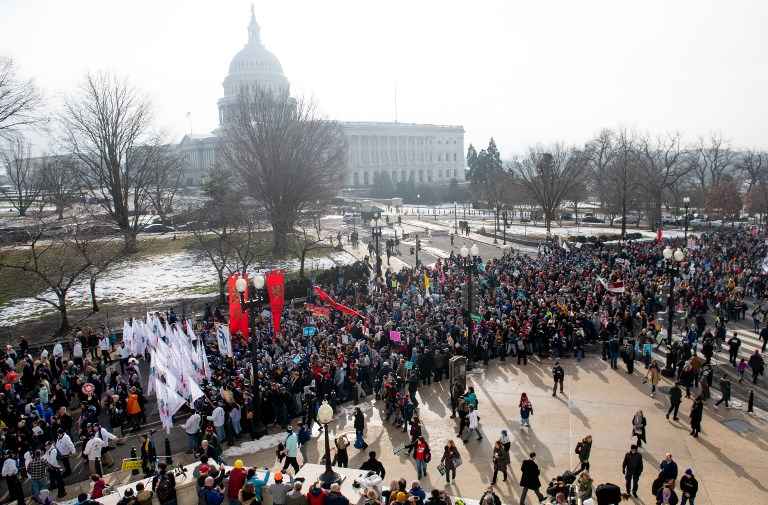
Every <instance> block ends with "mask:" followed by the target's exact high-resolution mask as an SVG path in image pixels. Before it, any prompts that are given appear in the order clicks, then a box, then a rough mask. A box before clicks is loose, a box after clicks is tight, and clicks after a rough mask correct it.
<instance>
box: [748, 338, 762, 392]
mask: <svg viewBox="0 0 768 505" xmlns="http://www.w3.org/2000/svg"><path fill="white" fill-rule="evenodd" d="M763 347H765V344H763ZM749 368H751V369H752V384H757V378H758V377H760V376H761V375H763V373H764V372H765V361H764V360H763V357H762V356H760V353H759V352H758V350H757V349H755V352H754V353H752V355H751V356H750V357H749Z"/></svg>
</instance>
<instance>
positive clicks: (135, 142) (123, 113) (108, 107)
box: [61, 73, 163, 252]
mask: <svg viewBox="0 0 768 505" xmlns="http://www.w3.org/2000/svg"><path fill="white" fill-rule="evenodd" d="M61 122H62V126H63V130H64V134H65V139H64V140H65V144H66V146H67V148H68V150H69V151H70V152H71V153H72V154H73V155H74V157H75V158H76V159H77V161H78V163H77V169H78V170H77V175H78V179H79V181H80V182H81V184H82V185H83V186H84V188H85V189H86V190H87V191H88V192H89V193H90V194H91V195H93V196H94V197H96V198H97V199H98V201H99V202H100V205H101V207H102V208H103V209H104V211H105V212H106V213H107V216H108V217H109V218H110V219H111V220H112V221H114V222H115V224H116V225H117V226H118V227H119V228H120V230H121V231H122V233H123V237H124V241H125V249H126V251H127V252H135V251H137V250H138V247H137V242H136V234H137V233H138V231H139V227H140V226H141V215H142V214H144V213H145V212H146V211H147V209H148V207H149V205H150V199H149V190H150V187H151V184H152V181H153V178H154V168H155V166H156V164H158V163H161V162H162V159H163V145H162V142H161V141H160V139H159V138H158V136H157V135H156V134H154V133H153V132H152V115H151V108H150V104H149V101H148V100H147V99H146V98H144V97H143V96H142V95H141V94H140V93H139V92H138V91H137V90H136V89H135V88H134V87H133V86H131V85H130V84H129V83H128V82H127V81H125V80H122V79H119V78H117V77H115V76H113V75H110V74H106V73H99V74H89V75H88V76H87V77H86V79H85V82H84V84H83V86H82V87H81V89H80V92H79V94H77V95H75V96H72V97H69V98H68V99H67V100H66V102H65V106H64V113H63V114H62V115H61Z"/></svg>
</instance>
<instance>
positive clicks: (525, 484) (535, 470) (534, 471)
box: [520, 452, 545, 505]
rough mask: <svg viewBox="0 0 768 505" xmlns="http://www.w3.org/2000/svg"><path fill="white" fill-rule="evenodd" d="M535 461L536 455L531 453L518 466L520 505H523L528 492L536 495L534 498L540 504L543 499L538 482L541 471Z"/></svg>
mask: <svg viewBox="0 0 768 505" xmlns="http://www.w3.org/2000/svg"><path fill="white" fill-rule="evenodd" d="M535 460H536V453H535V452H532V453H530V454H529V455H528V459H526V460H525V461H523V464H522V465H521V466H520V473H521V475H520V486H521V487H522V490H521V491H520V505H525V497H526V496H527V495H528V491H533V492H534V493H536V497H537V498H538V499H539V501H540V502H543V501H544V499H545V497H544V495H543V494H541V491H540V488H541V481H540V480H539V475H541V471H540V470H539V465H537V464H536V461H535Z"/></svg>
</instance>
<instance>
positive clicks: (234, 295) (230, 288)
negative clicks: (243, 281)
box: [227, 275, 243, 333]
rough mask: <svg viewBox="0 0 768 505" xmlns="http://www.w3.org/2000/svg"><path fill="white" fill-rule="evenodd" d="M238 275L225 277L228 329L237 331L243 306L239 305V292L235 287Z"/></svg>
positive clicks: (233, 331)
mask: <svg viewBox="0 0 768 505" xmlns="http://www.w3.org/2000/svg"><path fill="white" fill-rule="evenodd" d="M238 277H239V276H238V275H230V276H229V279H227V297H228V302H229V329H230V331H231V332H232V333H237V331H238V330H239V329H240V321H242V318H243V308H242V307H241V306H240V293H238V292H237V289H236V288H235V282H237V279H238Z"/></svg>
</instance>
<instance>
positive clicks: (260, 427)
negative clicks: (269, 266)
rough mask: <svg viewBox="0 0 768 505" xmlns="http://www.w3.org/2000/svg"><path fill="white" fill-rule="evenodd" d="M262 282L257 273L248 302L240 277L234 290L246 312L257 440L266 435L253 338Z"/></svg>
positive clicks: (244, 284)
mask: <svg viewBox="0 0 768 505" xmlns="http://www.w3.org/2000/svg"><path fill="white" fill-rule="evenodd" d="M264 281H265V279H264V275H263V274H260V273H257V274H256V275H254V276H253V287H254V288H255V289H253V290H252V291H251V292H250V293H249V294H248V300H246V299H245V289H246V288H247V287H248V282H247V281H246V280H245V279H244V278H243V277H240V278H239V279H237V281H235V289H236V290H237V292H238V293H239V294H240V306H241V307H242V308H244V309H245V310H247V311H248V337H249V340H250V341H249V346H250V348H251V367H252V369H253V384H251V387H252V393H253V399H254V405H255V415H254V419H253V422H254V424H255V428H254V430H253V431H254V432H255V433H256V437H257V438H261V437H262V436H263V435H264V434H265V433H266V429H265V428H264V424H263V423H262V422H261V381H260V380H259V370H258V368H259V364H258V358H257V343H256V338H255V336H256V328H255V326H256V325H255V322H254V319H255V313H256V311H257V310H258V309H260V308H261V304H262V302H263V299H262V297H261V290H262V289H264Z"/></svg>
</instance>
